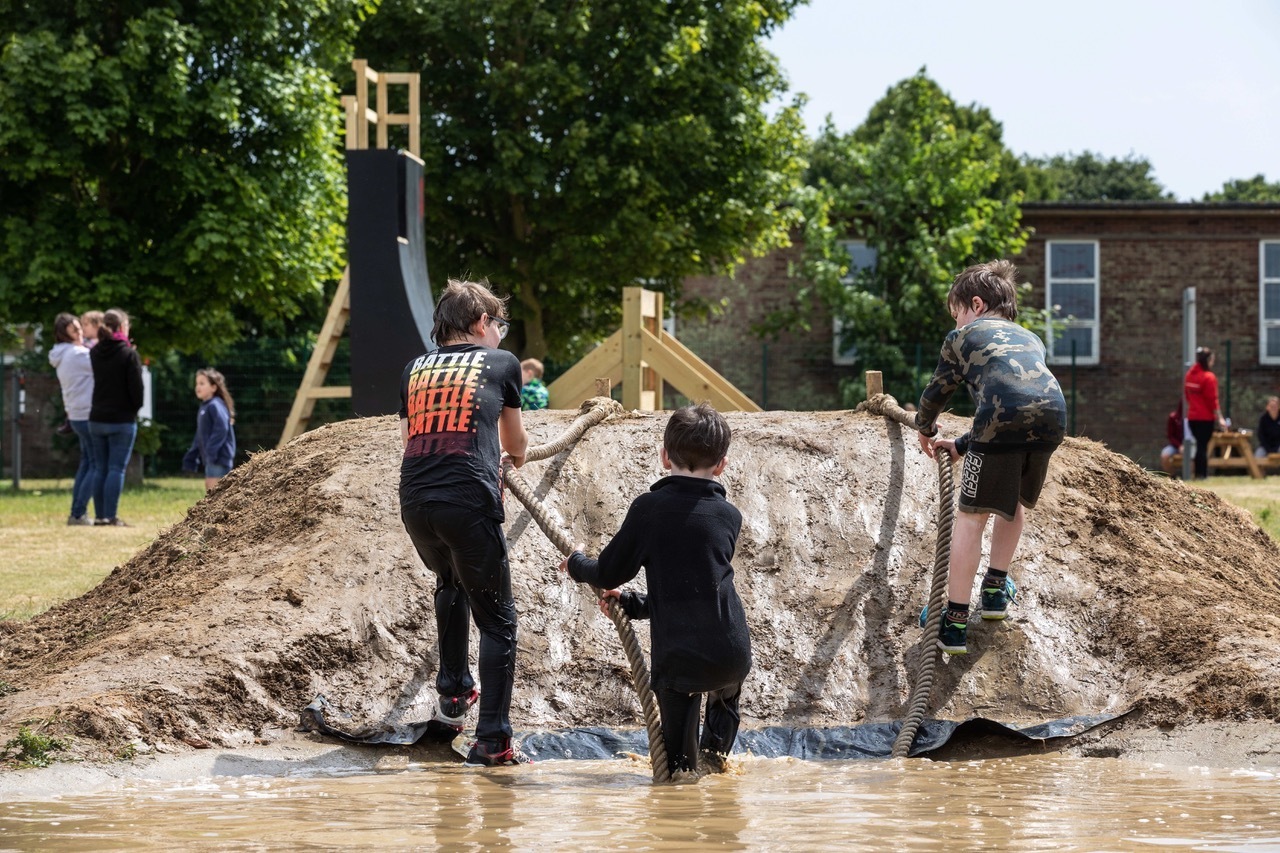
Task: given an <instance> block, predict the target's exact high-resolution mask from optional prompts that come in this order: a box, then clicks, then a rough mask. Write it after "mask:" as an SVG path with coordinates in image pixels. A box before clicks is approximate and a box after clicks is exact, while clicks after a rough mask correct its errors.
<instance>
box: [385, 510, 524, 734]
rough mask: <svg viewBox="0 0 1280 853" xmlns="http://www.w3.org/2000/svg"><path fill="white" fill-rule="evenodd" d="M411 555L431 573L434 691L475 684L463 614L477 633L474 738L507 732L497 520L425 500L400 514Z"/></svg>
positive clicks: (503, 572) (504, 593)
mask: <svg viewBox="0 0 1280 853" xmlns="http://www.w3.org/2000/svg"><path fill="white" fill-rule="evenodd" d="M400 518H401V520H402V521H404V528H405V530H406V531H408V533H409V538H410V539H411V540H413V546H414V548H416V549H417V551H418V556H419V557H421V558H422V562H423V563H425V564H426V566H427V568H428V569H430V570H431V571H432V572H434V573H435V576H436V596H435V604H436V633H437V636H438V637H439V641H440V671H439V673H438V674H437V675H436V691H437V692H438V693H439V694H440V695H441V696H460V695H462V694H463V693H467V692H468V691H470V690H471V688H472V687H474V686H475V680H474V679H473V678H472V677H471V668H470V665H469V663H468V659H467V658H468V652H467V643H468V640H469V639H470V632H471V626H470V625H469V624H468V623H469V621H470V620H471V619H474V620H475V623H476V628H478V629H479V630H480V661H479V663H480V666H479V669H480V718H479V720H478V721H477V723H476V737H477V738H478V739H482V740H489V741H496V740H501V739H503V738H510V737H511V688H512V685H513V684H514V682H515V672H516V603H515V599H514V598H513V597H512V595H511V569H510V567H509V566H508V564H507V540H506V537H505V536H503V534H502V523H501V522H499V521H497V520H496V519H492V518H489V517H488V516H485V515H482V514H480V513H478V512H476V511H475V510H474V509H466V508H461V507H455V506H449V505H447V504H427V505H425V506H418V507H410V508H408V509H402V510H401V511H400Z"/></svg>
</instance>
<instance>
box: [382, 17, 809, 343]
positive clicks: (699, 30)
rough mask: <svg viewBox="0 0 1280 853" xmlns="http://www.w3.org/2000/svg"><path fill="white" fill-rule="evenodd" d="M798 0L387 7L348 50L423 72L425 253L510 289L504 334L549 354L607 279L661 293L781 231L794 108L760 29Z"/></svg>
mask: <svg viewBox="0 0 1280 853" xmlns="http://www.w3.org/2000/svg"><path fill="white" fill-rule="evenodd" d="M798 2H799V0H722V2H712V0H682V2H668V0H584V2H575V3H563V2H554V1H553V0H435V2H432V3H422V2H418V0H385V2H383V3H382V5H381V7H380V9H379V12H378V14H377V15H375V16H374V17H373V18H371V19H370V20H369V21H368V22H367V23H366V24H365V26H364V27H363V28H362V30H361V33H360V35H359V37H358V39H357V52H358V55H360V56H366V57H368V58H369V59H370V61H371V62H372V63H373V64H374V67H377V68H380V69H387V70H399V69H403V68H405V67H406V66H407V67H408V69H409V70H419V71H421V72H422V100H423V104H424V117H423V122H422V155H423V159H424V160H425V161H426V166H425V187H426V194H427V199H426V221H427V226H426V230H427V240H428V246H429V249H428V264H429V266H430V268H431V270H432V273H433V275H434V276H435V277H436V278H437V279H439V278H441V277H443V276H446V275H448V276H457V275H460V274H468V275H473V276H485V277H488V278H489V279H490V280H491V281H492V282H493V283H494V284H495V285H496V287H497V288H498V289H499V290H502V291H506V292H508V293H510V294H511V295H512V297H513V298H512V300H511V313H512V315H513V317H514V319H515V320H516V328H515V329H513V338H512V343H513V346H514V348H515V349H517V350H518V351H520V352H521V353H523V354H525V355H529V356H537V357H542V356H544V355H548V354H549V355H551V356H552V357H553V358H557V359H566V358H570V357H572V356H573V355H575V354H577V353H580V352H581V351H582V349H583V348H585V346H587V345H589V344H590V343H591V342H593V341H595V340H598V339H599V336H600V335H601V334H602V333H607V332H608V331H609V330H610V329H612V328H613V327H615V326H616V324H617V322H618V317H619V310H620V301H621V288H622V287H624V286H627V285H636V284H643V285H644V286H646V287H650V288H654V289H657V290H660V291H662V292H664V293H666V294H668V295H670V296H674V295H675V294H677V293H678V292H679V287H680V282H681V281H682V280H683V279H684V278H685V277H687V276H689V275H692V274H696V273H705V272H711V271H719V270H724V269H727V268H729V267H730V266H732V265H733V264H734V263H736V262H739V261H740V260H741V259H742V258H743V256H744V254H745V253H752V254H759V253H763V252H765V251H767V250H769V249H771V248H773V247H776V246H779V245H783V244H785V242H786V240H787V236H788V226H789V225H790V224H791V223H792V222H794V220H795V212H794V211H793V210H791V209H790V208H787V207H786V206H785V205H784V204H783V202H784V201H785V200H786V199H787V198H788V197H789V195H790V194H791V191H792V190H793V188H794V187H795V186H796V185H797V183H798V181H799V178H800V173H801V170H802V168H803V161H802V160H801V156H800V155H801V151H802V150H803V147H804V134H803V127H802V124H801V121H800V117H799V111H798V105H796V104H793V105H791V106H788V107H786V108H784V109H782V110H780V111H779V113H778V114H777V116H776V117H774V118H770V117H769V116H768V115H767V114H766V109H765V108H766V106H767V105H768V103H769V102H770V101H771V100H773V99H774V98H776V97H777V96H779V95H780V94H781V93H782V92H784V90H785V82H784V80H783V78H782V76H781V74H780V72H779V70H778V67H777V62H776V60H775V58H774V57H773V56H772V55H771V54H769V53H768V52H767V51H766V50H765V49H764V48H763V47H762V41H763V39H764V38H765V37H766V36H767V35H768V34H769V33H770V32H771V31H772V30H773V29H774V28H776V27H777V26H778V25H780V24H781V23H782V22H783V21H785V20H786V19H787V17H788V16H789V14H790V12H791V10H792V9H793V8H794V7H795V6H796V5H798Z"/></svg>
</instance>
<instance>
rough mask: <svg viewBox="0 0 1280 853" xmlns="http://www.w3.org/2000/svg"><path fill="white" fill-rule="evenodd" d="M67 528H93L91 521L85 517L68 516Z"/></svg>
mask: <svg viewBox="0 0 1280 853" xmlns="http://www.w3.org/2000/svg"><path fill="white" fill-rule="evenodd" d="M67 527H93V519H92V518H90V517H89V516H87V515H69V516H67Z"/></svg>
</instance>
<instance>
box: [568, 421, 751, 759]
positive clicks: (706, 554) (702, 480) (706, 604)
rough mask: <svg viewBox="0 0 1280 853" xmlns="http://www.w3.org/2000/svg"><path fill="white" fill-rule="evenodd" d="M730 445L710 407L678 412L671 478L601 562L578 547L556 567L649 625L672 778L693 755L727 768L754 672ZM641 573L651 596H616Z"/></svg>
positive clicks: (669, 446)
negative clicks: (737, 572)
mask: <svg viewBox="0 0 1280 853" xmlns="http://www.w3.org/2000/svg"><path fill="white" fill-rule="evenodd" d="M729 439H730V431H729V424H728V423H727V422H726V421H725V419H724V416H723V415H721V414H720V413H719V412H717V411H716V410H715V409H713V408H711V406H710V405H708V404H706V403H703V404H702V405H700V406H686V407H685V408H683V409H679V410H677V411H676V412H675V413H674V414H672V416H671V419H670V421H668V423H667V431H666V436H665V438H664V441H663V448H662V452H661V458H662V467H663V468H666V469H668V470H670V471H671V475H670V476H668V477H663V478H662V479H661V480H659V481H658V482H656V483H654V484H653V486H652V487H651V488H650V490H649V491H648V493H646V494H643V495H641V496H640V497H638V498H636V499H635V501H634V502H633V503H632V504H631V508H630V509H629V510H628V511H627V517H626V519H625V520H624V521H623V522H622V527H621V528H619V529H618V532H617V534H616V535H615V536H614V537H613V540H612V541H611V542H610V543H609V544H608V545H607V546H606V547H605V549H604V551H602V552H601V554H600V559H599V560H593V559H591V558H589V557H587V556H586V555H585V554H583V553H582V548H583V546H582V545H579V546H578V548H577V550H575V551H574V553H572V554H571V555H570V556H569V557H568V558H567V559H566V560H565V561H564V562H563V563H562V564H561V566H560V567H561V569H563V570H566V571H568V572H569V574H570V575H571V576H572V577H573V579H574V580H577V581H581V582H584V583H590V584H593V585H595V586H598V587H602V588H604V589H606V590H607V592H605V593H604V596H605V598H616V599H618V603H619V604H620V605H621V607H622V609H623V611H624V612H625V613H626V614H627V615H628V616H630V617H631V618H632V619H652V620H653V629H652V631H651V636H652V638H653V666H652V669H653V688H654V693H655V694H656V697H657V700H658V709H659V711H660V712H661V715H662V737H663V740H664V741H665V742H666V747H667V764H668V767H669V768H670V769H671V771H672V772H673V773H674V772H675V771H677V770H692V769H694V767H695V765H696V760H697V753H698V750H699V749H701V751H702V753H703V755H704V756H705V757H706V758H707V762H708V763H709V764H710V765H712V766H713V767H715V768H720V767H722V766H723V763H724V756H726V755H728V753H729V751H730V750H731V749H732V748H733V742H734V739H735V738H736V737H737V736H738V722H739V716H738V700H739V696H740V695H741V692H742V682H743V681H744V680H745V679H746V677H747V673H748V672H749V671H750V670H751V637H750V634H749V633H748V631H747V619H746V614H745V613H744V612H743V609H742V602H741V600H739V598H738V593H737V590H735V589H734V586H733V564H732V563H731V560H732V559H733V551H734V548H735V546H736V545H737V541H738V532H739V530H741V528H742V514H741V513H740V512H738V510H737V508H736V507H734V506H733V504H731V503H729V501H728V500H726V499H725V490H724V486H722V485H720V483H718V482H716V480H715V477H718V476H719V475H720V473H721V472H722V471H724V467H725V463H726V462H727V461H728V460H727V459H726V458H725V454H726V453H727V452H728V450H729ZM641 566H643V567H644V570H645V579H646V581H647V583H648V588H649V592H648V594H647V595H646V594H644V593H639V592H635V591H633V590H627V591H625V592H621V593H619V592H618V590H616V589H613V588H612V587H614V586H617V585H618V584H622V583H626V582H627V581H629V580H631V579H632V578H634V577H635V576H636V575H637V574H639V572H640V568H641ZM605 607H606V602H605V600H604V599H603V598H602V600H601V609H602V610H603V609H605ZM703 693H706V694H707V713H706V727H705V728H704V729H703V731H702V737H701V740H699V737H698V718H699V716H700V711H701V706H702V695H701V694H703Z"/></svg>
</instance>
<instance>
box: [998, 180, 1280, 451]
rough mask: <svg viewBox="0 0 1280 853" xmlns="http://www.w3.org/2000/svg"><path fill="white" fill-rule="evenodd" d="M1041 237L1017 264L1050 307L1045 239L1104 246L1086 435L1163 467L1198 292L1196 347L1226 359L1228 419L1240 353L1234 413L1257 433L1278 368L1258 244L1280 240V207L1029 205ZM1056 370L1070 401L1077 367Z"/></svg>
mask: <svg viewBox="0 0 1280 853" xmlns="http://www.w3.org/2000/svg"><path fill="white" fill-rule="evenodd" d="M1023 221H1024V224H1026V225H1027V226H1029V227H1030V228H1032V229H1033V230H1034V236H1033V237H1032V239H1031V241H1030V242H1029V243H1028V245H1027V247H1026V249H1025V250H1024V251H1023V253H1022V255H1021V256H1018V257H1015V258H1014V259H1013V260H1014V262H1015V263H1017V264H1018V266H1019V268H1020V269H1021V270H1022V272H1023V275H1024V276H1025V278H1026V280H1028V281H1030V282H1032V284H1033V285H1034V286H1035V292H1034V295H1033V297H1032V305H1031V306H1030V307H1035V308H1039V307H1042V306H1043V305H1044V265H1045V248H1044V245H1045V241H1046V240H1058V239H1067V240H1070V239H1082V240H1097V241H1098V242H1099V270H1100V286H1099V293H1100V295H1099V308H1100V315H1099V316H1100V321H1101V326H1100V330H1099V339H1100V344H1099V364H1097V365H1096V366H1089V367H1083V366H1079V367H1077V368H1076V370H1075V375H1074V388H1075V403H1076V407H1075V425H1076V432H1077V433H1078V434H1080V435H1085V436H1088V437H1090V438H1093V439H1096V440H1098V441H1102V442H1105V443H1106V444H1107V445H1109V446H1110V447H1111V448H1112V449H1113V450H1116V451H1118V452H1120V453H1123V454H1125V455H1127V456H1130V457H1132V458H1134V459H1136V460H1138V461H1139V462H1141V463H1143V464H1146V465H1148V466H1152V467H1154V466H1155V465H1157V464H1158V461H1159V452H1160V447H1161V446H1162V445H1163V442H1164V439H1163V436H1164V424H1165V417H1166V415H1167V414H1168V412H1169V411H1170V410H1171V409H1173V408H1174V407H1175V406H1176V405H1177V403H1178V399H1179V395H1180V393H1181V387H1182V374H1183V372H1184V368H1183V364H1182V291H1183V289H1184V288H1185V287H1189V286H1194V287H1195V288H1196V311H1197V342H1198V343H1199V344H1200V345H1201V346H1209V347H1212V348H1213V349H1214V350H1215V351H1216V352H1217V354H1218V358H1217V363H1216V366H1215V373H1216V374H1217V375H1218V380H1219V386H1220V393H1221V395H1222V396H1223V400H1222V402H1223V406H1224V409H1225V407H1226V405H1227V400H1226V397H1225V395H1226V390H1227V382H1228V372H1227V354H1226V347H1225V342H1227V341H1230V344H1231V366H1230V384H1231V397H1232V399H1231V415H1232V419H1233V422H1234V423H1235V424H1236V425H1237V426H1244V427H1250V428H1252V427H1253V426H1254V425H1255V424H1256V422H1257V419H1258V414H1259V412H1260V411H1261V400H1262V398H1264V397H1265V396H1267V395H1269V394H1274V393H1280V368H1277V367H1273V366H1262V365H1260V364H1259V363H1258V346H1259V340H1258V322H1259V317H1258V311H1259V304H1258V282H1259V278H1258V277H1259V270H1258V244H1259V241H1260V240H1263V239H1280V206H1273V207H1272V208H1261V209H1258V208H1254V209H1231V208H1226V209H1214V208H1212V207H1209V206H1205V205H1194V204H1193V205H1163V206H1158V207H1146V208H1138V209H1124V208H1112V209H1109V210H1096V209H1089V208H1088V207H1085V206H1079V207H1075V208H1073V207H1069V206H1055V205H1045V206H1036V205H1030V206H1028V207H1027V208H1026V209H1025V210H1024V215H1023ZM1053 369H1054V372H1055V374H1057V376H1058V379H1059V380H1060V381H1061V382H1062V386H1063V390H1064V391H1065V392H1066V394H1067V395H1068V402H1070V399H1071V393H1072V383H1073V377H1072V372H1071V368H1070V367H1069V366H1068V365H1055V366H1054V368H1053Z"/></svg>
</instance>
